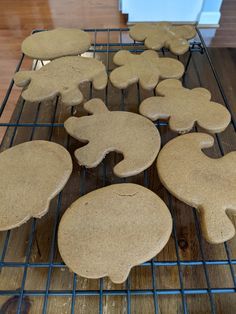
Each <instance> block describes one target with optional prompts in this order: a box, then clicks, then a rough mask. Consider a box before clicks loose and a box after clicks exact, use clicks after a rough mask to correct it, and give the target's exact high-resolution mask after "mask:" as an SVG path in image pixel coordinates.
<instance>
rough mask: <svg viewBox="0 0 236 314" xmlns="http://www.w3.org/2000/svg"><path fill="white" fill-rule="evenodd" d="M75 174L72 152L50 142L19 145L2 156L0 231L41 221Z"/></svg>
mask: <svg viewBox="0 0 236 314" xmlns="http://www.w3.org/2000/svg"><path fill="white" fill-rule="evenodd" d="M71 171H72V161H71V157H70V154H69V153H68V151H67V150H66V149H65V148H64V147H62V146H61V145H59V144H56V143H52V142H48V141H40V140H38V141H31V142H26V143H22V144H19V145H17V146H14V147H12V148H9V149H7V150H6V151H4V152H2V153H1V154H0V173H1V180H0V230H1V231H2V230H8V229H12V228H15V227H18V226H20V225H22V224H23V223H24V222H26V221H27V220H29V219H30V218H31V217H35V218H40V217H42V216H43V215H45V214H46V213H47V211H48V208H49V203H50V200H51V199H53V197H55V196H56V195H57V194H58V193H59V192H60V191H61V190H62V189H63V187H64V186H65V184H66V182H67V180H68V179H69V177H70V174H71Z"/></svg>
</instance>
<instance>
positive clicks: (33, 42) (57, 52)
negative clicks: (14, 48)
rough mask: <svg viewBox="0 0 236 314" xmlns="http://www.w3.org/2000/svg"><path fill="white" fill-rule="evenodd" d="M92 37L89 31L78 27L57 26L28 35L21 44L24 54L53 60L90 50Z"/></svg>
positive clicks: (34, 57)
mask: <svg viewBox="0 0 236 314" xmlns="http://www.w3.org/2000/svg"><path fill="white" fill-rule="evenodd" d="M90 45H91V39H90V36H89V34H88V33H86V32H84V31H82V30H80V29H76V28H62V27H59V28H56V29H53V30H50V31H46V32H37V33H34V34H32V35H30V36H28V37H27V38H26V39H25V40H24V41H23V43H22V45H21V50H22V52H23V53H24V54H26V55H27V56H29V57H30V58H33V59H40V60H52V59H56V58H59V57H64V56H75V55H78V54H80V53H83V52H85V51H87V50H88V48H89V47H90Z"/></svg>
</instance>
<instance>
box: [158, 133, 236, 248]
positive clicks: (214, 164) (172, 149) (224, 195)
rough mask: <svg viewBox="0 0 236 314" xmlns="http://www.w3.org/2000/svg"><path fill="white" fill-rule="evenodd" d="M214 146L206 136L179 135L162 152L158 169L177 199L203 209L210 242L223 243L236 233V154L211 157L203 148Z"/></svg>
mask: <svg viewBox="0 0 236 314" xmlns="http://www.w3.org/2000/svg"><path fill="white" fill-rule="evenodd" d="M213 143H214V139H213V137H212V136H210V135H208V134H204V133H190V134H186V135H182V136H179V137H177V138H175V139H173V140H171V141H170V142H169V143H167V144H166V145H165V146H164V148H163V149H162V150H161V152H160V154H159V157H158V159H157V170H158V174H159V177H160V179H161V182H162V183H163V185H164V186H165V187H166V188H167V189H168V190H169V191H170V192H171V193H172V194H173V195H174V196H176V197H177V198H178V199H179V200H181V201H183V202H185V203H186V204H188V205H190V206H193V207H195V208H197V209H198V210H199V212H200V218H201V226H202V231H203V234H204V236H205V238H206V240H207V241H209V242H211V243H222V242H224V241H227V240H229V239H230V238H232V237H233V236H234V234H235V229H234V225H233V223H232V222H231V220H230V219H229V217H228V215H227V213H234V214H236V193H235V192H236V152H231V153H229V154H227V155H226V156H224V157H222V158H218V159H213V158H209V157H208V156H206V155H205V154H204V153H203V152H202V151H201V149H202V148H207V147H211V146H213Z"/></svg>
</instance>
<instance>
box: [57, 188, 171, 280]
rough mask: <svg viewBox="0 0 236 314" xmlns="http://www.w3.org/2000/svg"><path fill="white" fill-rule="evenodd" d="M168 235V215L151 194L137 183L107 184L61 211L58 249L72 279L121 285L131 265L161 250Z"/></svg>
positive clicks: (169, 218)
mask: <svg viewBox="0 0 236 314" xmlns="http://www.w3.org/2000/svg"><path fill="white" fill-rule="evenodd" d="M171 230H172V219H171V215H170V212H169V210H168V208H167V207H166V205H165V203H164V202H163V201H162V200H161V199H160V198H159V197H158V196H157V195H156V194H155V193H153V192H152V191H150V190H148V189H146V188H144V187H142V186H140V185H137V184H131V183H123V184H113V185H110V186H107V187H104V188H101V189H98V190H95V191H93V192H90V193H88V194H86V195H84V196H82V197H80V198H79V199H78V200H76V201H75V202H74V203H73V204H72V205H71V206H70V207H69V208H68V209H67V210H66V212H65V213H64V215H63V217H62V219H61V221H60V224H59V229H58V247H59V251H60V254H61V256H62V259H63V260H64V262H65V263H66V265H67V266H68V267H69V268H70V269H71V270H72V271H74V272H75V273H77V274H78V275H80V276H83V277H86V278H101V277H104V276H108V277H110V279H111V280H112V281H113V282H114V283H121V282H124V281H125V280H126V279H127V277H128V275H129V272H130V269H131V268H132V267H133V266H135V265H139V264H141V263H143V262H145V261H147V260H149V259H151V258H152V257H154V256H155V255H156V254H158V253H159V252H160V251H161V250H162V249H163V247H164V246H165V244H166V243H167V241H168V239H169V237H170V234H171Z"/></svg>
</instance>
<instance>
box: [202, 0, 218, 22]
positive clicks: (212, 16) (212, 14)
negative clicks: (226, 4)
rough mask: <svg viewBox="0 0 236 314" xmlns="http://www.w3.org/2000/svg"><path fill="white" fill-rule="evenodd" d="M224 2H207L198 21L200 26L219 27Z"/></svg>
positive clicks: (211, 0)
mask: <svg viewBox="0 0 236 314" xmlns="http://www.w3.org/2000/svg"><path fill="white" fill-rule="evenodd" d="M222 2H223V0H205V1H204V4H203V7H202V11H201V14H200V16H199V19H198V24H199V25H218V24H219V21H220V16H221V14H220V8H221V4H222Z"/></svg>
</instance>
